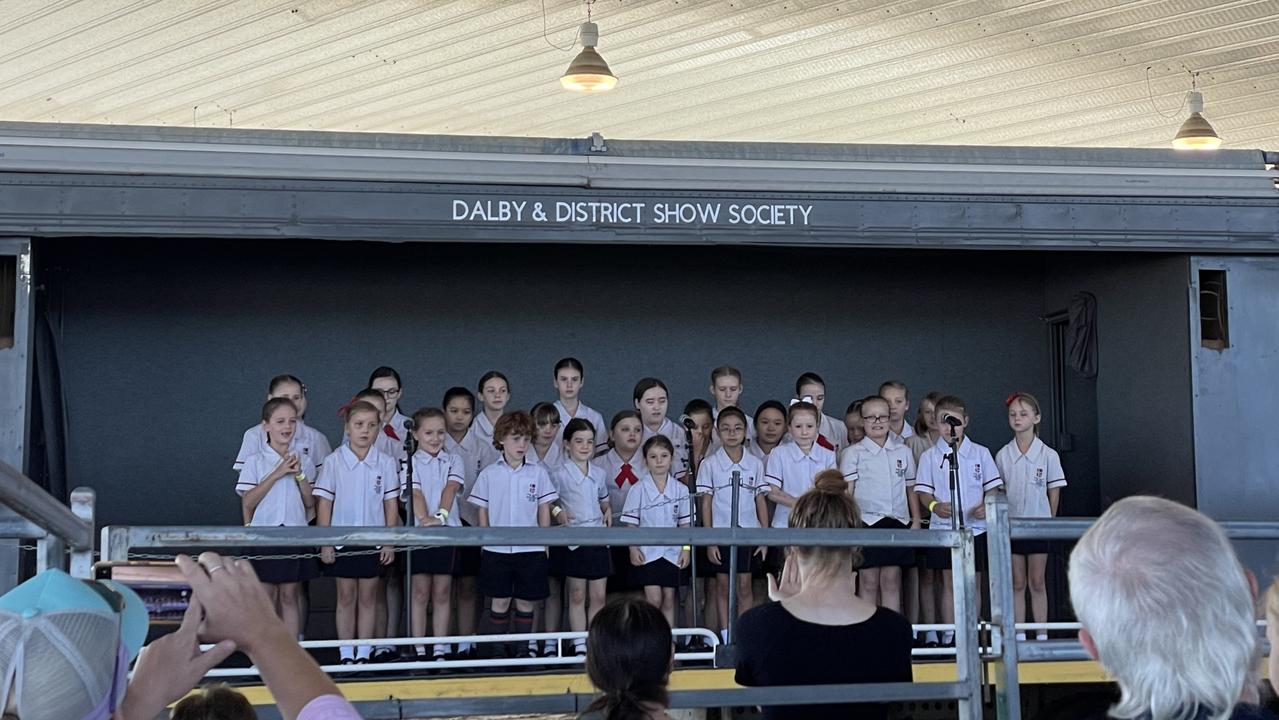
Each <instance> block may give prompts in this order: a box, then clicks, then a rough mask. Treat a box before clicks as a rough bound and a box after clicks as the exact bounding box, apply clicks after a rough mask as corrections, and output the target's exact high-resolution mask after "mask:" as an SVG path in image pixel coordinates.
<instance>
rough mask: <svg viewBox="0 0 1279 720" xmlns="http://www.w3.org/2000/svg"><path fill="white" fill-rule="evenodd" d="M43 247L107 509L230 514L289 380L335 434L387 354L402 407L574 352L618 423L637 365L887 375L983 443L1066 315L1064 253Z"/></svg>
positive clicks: (785, 382)
mask: <svg viewBox="0 0 1279 720" xmlns="http://www.w3.org/2000/svg"><path fill="white" fill-rule="evenodd" d="M37 250H38V260H37V262H38V267H39V273H40V277H41V278H43V280H42V291H41V294H40V298H41V306H42V307H43V308H45V309H46V310H47V311H48V312H49V313H50V317H51V321H52V324H53V328H54V332H55V334H56V336H57V339H58V343H59V352H60V353H61V362H62V375H63V384H64V388H65V392H66V398H67V408H68V412H69V428H68V435H69V436H68V456H69V457H68V462H69V482H68V484H69V485H70V486H73V487H74V486H76V485H88V486H92V487H94V488H96V489H97V490H98V500H99V509H98V519H99V522H100V523H102V524H109V523H131V524H144V523H146V524H152V523H164V524H227V523H237V522H238V518H239V510H238V500H237V498H236V496H235V494H234V492H233V485H234V480H235V476H234V474H233V473H232V471H231V461H232V459H233V457H234V455H235V452H236V450H237V447H238V444H239V441H240V436H241V433H242V431H243V430H244V429H245V428H246V427H248V426H249V425H250V424H252V423H254V422H255V420H256V419H257V413H258V411H259V408H260V407H261V403H262V401H263V399H264V397H265V392H266V382H267V379H268V378H269V377H270V376H272V375H275V374H277V373H282V372H289V373H293V374H296V375H298V376H300V377H301V378H302V379H303V380H305V381H306V383H307V384H308V386H309V387H310V410H309V412H308V414H307V420H308V422H309V423H311V424H312V425H314V426H316V427H318V428H319V429H321V430H322V431H324V432H325V433H326V434H328V436H329V438H330V440H331V441H334V442H336V441H337V440H338V439H339V438H340V432H341V431H340V426H339V421H338V419H337V416H336V411H337V408H338V406H339V405H341V404H342V403H343V402H344V401H345V400H346V399H348V398H349V397H350V396H351V394H352V393H354V392H355V391H357V390H359V389H360V388H361V387H362V386H363V385H364V382H365V381H366V379H367V377H368V373H369V371H370V370H372V369H373V368H374V367H375V366H377V365H383V364H385V365H391V366H393V367H395V368H397V369H398V370H399V371H400V373H401V374H402V375H403V377H404V392H405V394H404V398H403V401H402V407H403V409H404V410H405V411H406V412H411V411H412V410H413V409H414V408H416V407H418V406H420V405H424V404H429V405H435V404H438V403H439V401H440V398H441V395H442V393H443V391H444V390H445V389H446V388H447V387H448V386H450V385H455V384H460V385H466V386H470V387H471V388H472V389H474V384H475V381H476V380H477V379H478V378H479V376H480V375H481V374H482V373H483V372H485V371H486V370H489V369H500V370H502V371H504V372H505V373H506V374H507V375H508V376H509V377H510V379H511V383H512V392H513V400H512V406H519V407H523V408H528V407H530V406H531V405H532V404H533V403H534V402H536V401H539V400H546V399H553V398H554V395H553V390H552V387H551V368H552V365H553V364H554V363H555V361H556V360H557V359H559V358H560V357H562V356H565V355H573V356H576V357H578V358H580V359H581V360H582V361H583V362H584V363H585V365H586V387H585V390H584V393H583V397H584V399H585V400H586V402H587V403H588V404H590V405H592V406H593V407H595V408H596V409H598V410H600V411H601V412H602V413H603V414H604V415H605V416H606V417H608V416H611V415H612V413H613V412H615V411H616V410H619V409H622V408H627V407H630V405H631V397H630V393H631V388H632V386H633V384H634V382H635V381H636V380H637V379H638V378H640V377H642V376H644V375H654V376H657V377H660V378H662V379H664V380H665V381H666V382H667V383H668V384H669V386H670V388H671V394H672V404H673V405H675V406H676V407H673V408H672V410H671V414H672V415H673V416H674V415H678V413H679V409H680V408H679V406H682V404H683V403H684V402H685V401H687V400H688V399H690V398H693V397H708V396H709V394H708V392H707V386H708V384H709V378H708V376H709V372H710V370H711V368H712V367H714V366H716V365H720V364H726V363H727V364H733V365H736V366H737V367H739V368H740V369H741V370H742V371H743V373H744V374H745V394H744V396H743V397H744V402H743V405H744V406H746V407H747V409H748V410H753V409H754V407H755V406H756V405H757V404H758V403H759V402H760V401H762V400H765V399H768V398H777V399H781V400H786V399H788V398H790V397H791V395H792V391H793V385H792V384H793V382H794V379H795V377H796V375H797V374H799V373H800V372H801V371H804V370H814V371H817V372H818V373H820V374H822V375H823V376H824V377H825V378H826V380H827V382H828V388H827V410H828V411H829V412H830V413H831V414H834V415H837V416H841V417H842V414H843V410H844V408H845V407H846V406H847V404H848V403H849V402H850V401H851V400H853V399H855V398H858V397H861V396H863V395H866V394H868V393H871V392H873V391H874V390H875V389H876V387H877V385H878V383H879V382H880V381H881V380H884V379H886V378H899V379H901V380H903V381H905V382H906V383H908V384H909V385H910V387H911V390H912V395H913V399H917V398H918V397H920V396H922V395H923V394H924V393H925V392H926V391H928V390H931V389H935V388H936V389H944V390H947V391H951V392H955V393H958V394H960V395H962V396H964V397H965V398H967V399H968V400H969V403H970V410H971V413H972V415H973V417H974V421H973V426H972V431H971V435H972V436H973V437H974V438H975V439H976V440H978V441H979V442H982V443H984V444H986V445H988V446H990V447H991V450H992V452H993V451H995V450H997V449H998V448H999V447H1000V446H1001V445H1002V444H1003V443H1005V442H1006V441H1007V440H1008V438H1009V431H1008V427H1007V422H1006V416H1005V410H1004V406H1003V398H1004V397H1005V396H1006V395H1007V394H1008V393H1009V392H1010V391H1012V390H1014V389H1021V390H1026V391H1030V392H1034V393H1036V394H1038V395H1039V396H1040V397H1041V398H1044V399H1046V398H1047V397H1048V388H1047V383H1048V379H1049V363H1048V345H1047V335H1046V330H1045V327H1044V325H1043V323H1042V322H1041V321H1040V319H1039V318H1040V316H1041V315H1042V314H1043V313H1044V312H1045V311H1049V310H1055V309H1058V308H1056V307H1046V303H1048V302H1050V300H1049V299H1047V298H1046V297H1045V269H1044V268H1045V265H1046V264H1048V263H1052V262H1056V260H1055V258H1057V257H1060V256H1055V255H1044V254H1033V253H1028V252H1027V253H1020V254H1015V253H1011V254H997V253H988V252H962V253H940V252H936V251H932V252H907V251H900V252H873V253H872V252H866V251H857V250H818V249H812V250H806V249H795V248H788V249H771V248H744V247H685V248H663V249H661V250H657V249H653V248H645V247H635V246H621V247H586V246H574V245H564V246H518V245H492V246H481V245H427V244H411V245H391V244H375V243H356V242H350V243H341V242H314V241H292V240H273V241H258V242H231V241H199V240H189V239H173V240H107V239H57V240H45V241H42V242H40V244H39V246H38V248H37ZM1062 289H1063V290H1064V289H1065V288H1062ZM1080 289H1086V288H1082V287H1081V288H1080ZM1051 302H1053V303H1056V302H1058V300H1057V299H1052V300H1051ZM1104 362H1105V356H1104V355H1103V363H1104ZM912 417H913V408H912ZM1091 482H1093V483H1095V480H1092V481H1091ZM1094 492H1095V491H1094Z"/></svg>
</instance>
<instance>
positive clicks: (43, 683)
mask: <svg viewBox="0 0 1279 720" xmlns="http://www.w3.org/2000/svg"><path fill="white" fill-rule="evenodd" d="M147 624H148V618H147V610H146V607H145V606H144V605H143V603H142V600H141V598H139V597H138V596H137V595H136V594H135V593H134V592H133V591H132V590H129V589H128V588H126V587H124V586H122V585H118V584H115V583H111V582H109V581H85V580H78V579H76V578H73V577H71V576H70V575H68V574H67V573H65V572H63V571H61V570H46V571H44V572H42V573H40V574H39V575H36V576H35V577H33V578H31V579H30V580H27V581H26V582H24V583H22V584H21V585H19V586H17V587H15V588H13V589H12V590H10V591H9V592H7V593H5V594H4V596H2V597H0V708H2V709H3V710H4V712H5V714H6V715H16V716H17V717H19V718H22V720H81V719H82V718H83V720H108V718H110V717H111V715H112V713H113V712H115V710H116V708H117V707H118V706H119V703H120V701H121V699H122V698H123V697H124V691H125V686H126V684H127V682H128V672H129V662H130V661H131V660H133V658H135V657H136V656H137V654H138V651H139V650H140V649H141V647H142V643H143V642H144V641H145V640H146V634H147Z"/></svg>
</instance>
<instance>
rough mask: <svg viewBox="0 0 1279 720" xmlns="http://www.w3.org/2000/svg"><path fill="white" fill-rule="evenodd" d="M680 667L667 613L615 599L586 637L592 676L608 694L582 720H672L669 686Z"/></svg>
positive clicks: (635, 601)
mask: <svg viewBox="0 0 1279 720" xmlns="http://www.w3.org/2000/svg"><path fill="white" fill-rule="evenodd" d="M674 663H675V646H674V644H673V643H672V641H671V625H670V623H669V622H667V620H666V616H665V615H663V614H662V611H661V610H658V609H657V608H656V607H654V606H653V605H652V603H649V602H647V601H645V600H644V599H642V598H636V597H621V598H616V599H614V600H610V601H609V602H608V604H606V605H605V606H604V607H603V609H601V610H600V611H599V613H597V614H596V615H595V619H593V620H591V629H590V632H589V633H588V634H587V636H586V674H587V676H588V677H590V679H591V683H592V684H594V685H595V687H596V688H598V689H599V690H600V692H601V693H603V695H602V697H600V698H598V699H597V700H596V701H595V702H593V703H591V705H590V707H588V708H587V709H586V712H585V713H583V714H582V715H580V716H579V720H670V716H669V715H667V714H666V706H667V705H668V704H669V702H670V698H669V696H668V694H667V692H666V684H667V682H669V681H670V677H671V667H672V666H673V665H674Z"/></svg>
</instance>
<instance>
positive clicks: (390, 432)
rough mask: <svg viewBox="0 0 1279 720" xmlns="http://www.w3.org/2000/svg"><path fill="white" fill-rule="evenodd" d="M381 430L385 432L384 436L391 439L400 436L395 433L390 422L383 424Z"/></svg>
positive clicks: (397, 438)
mask: <svg viewBox="0 0 1279 720" xmlns="http://www.w3.org/2000/svg"><path fill="white" fill-rule="evenodd" d="M382 432H384V433H386V436H387V437H389V438H391V439H392V440H399V439H400V436H399V435H396V434H395V428H393V427H391V426H390V424H387V425H383V426H382Z"/></svg>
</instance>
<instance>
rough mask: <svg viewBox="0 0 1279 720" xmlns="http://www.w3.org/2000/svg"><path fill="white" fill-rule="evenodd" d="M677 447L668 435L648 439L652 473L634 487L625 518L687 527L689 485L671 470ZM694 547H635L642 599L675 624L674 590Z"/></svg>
mask: <svg viewBox="0 0 1279 720" xmlns="http://www.w3.org/2000/svg"><path fill="white" fill-rule="evenodd" d="M673 451H674V447H673V446H672V444H671V441H670V440H669V439H668V438H666V437H665V436H664V435H655V436H653V437H651V438H649V439H648V440H647V441H646V442H645V443H644V459H645V461H647V463H648V473H646V474H645V475H644V477H643V478H642V479H641V480H640V481H639V484H638V485H636V486H635V487H633V488H631V491H630V492H629V493H627V495H626V505H625V506H624V507H623V508H622V518H621V520H622V523H623V524H626V525H636V526H639V527H686V526H688V525H689V523H690V522H691V521H692V515H693V513H692V507H691V505H690V501H689V496H688V488H686V487H684V484H683V483H681V482H680V481H679V480H677V479H675V477H674V476H672V475H671V464H672V458H673ZM689 550H690V548H689V547H688V546H687V545H685V546H684V547H682V548H681V547H680V546H678V545H671V546H656V545H646V546H639V545H635V546H632V547H631V550H630V556H631V558H630V559H631V579H632V581H633V582H634V583H635V584H637V585H640V586H642V587H643V588H644V599H646V600H648V601H649V602H650V603H652V604H653V605H654V606H655V607H657V608H660V609H661V611H662V614H663V615H665V616H666V621H667V622H669V623H671V624H672V625H674V624H675V589H676V588H678V587H679V586H680V570H683V569H684V568H686V567H688V560H689Z"/></svg>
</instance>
